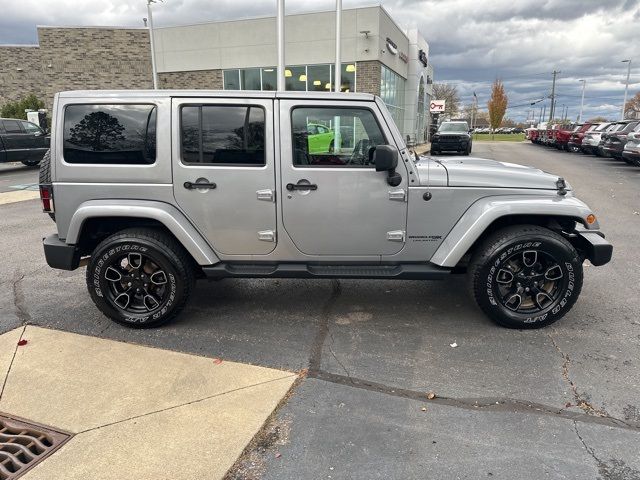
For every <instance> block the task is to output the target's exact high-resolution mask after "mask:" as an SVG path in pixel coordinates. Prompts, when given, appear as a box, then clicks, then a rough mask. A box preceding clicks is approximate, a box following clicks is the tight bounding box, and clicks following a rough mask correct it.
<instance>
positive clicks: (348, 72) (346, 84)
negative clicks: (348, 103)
mask: <svg viewBox="0 0 640 480" xmlns="http://www.w3.org/2000/svg"><path fill="white" fill-rule="evenodd" d="M340 80H341V85H340V91H341V92H355V91H356V66H355V64H354V63H343V64H342V72H341V73H340Z"/></svg>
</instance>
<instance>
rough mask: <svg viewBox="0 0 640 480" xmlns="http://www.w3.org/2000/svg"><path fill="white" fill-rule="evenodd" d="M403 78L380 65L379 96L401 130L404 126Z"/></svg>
mask: <svg viewBox="0 0 640 480" xmlns="http://www.w3.org/2000/svg"><path fill="white" fill-rule="evenodd" d="M404 88H405V79H404V78H402V77H401V76H400V75H398V74H397V73H396V72H394V71H393V70H391V69H390V68H387V67H386V66H384V65H382V71H381V72H380V98H381V99H382V101H383V102H384V103H385V105H386V106H387V108H388V109H389V112H390V113H391V116H392V117H393V119H394V121H395V122H396V125H397V126H398V128H399V129H400V131H402V129H403V126H404V112H405V108H404Z"/></svg>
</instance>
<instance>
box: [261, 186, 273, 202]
mask: <svg viewBox="0 0 640 480" xmlns="http://www.w3.org/2000/svg"><path fill="white" fill-rule="evenodd" d="M256 196H257V197H258V200H262V201H265V202H273V199H274V198H275V195H274V194H273V190H270V189H266V190H258V191H257V192H256Z"/></svg>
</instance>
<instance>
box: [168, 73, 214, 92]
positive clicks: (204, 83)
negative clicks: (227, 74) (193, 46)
mask: <svg viewBox="0 0 640 480" xmlns="http://www.w3.org/2000/svg"><path fill="white" fill-rule="evenodd" d="M222 87H223V83H222V70H198V71H192V72H165V73H158V88H177V89H184V90H190V89H192V90H199V89H205V90H207V89H208V90H222Z"/></svg>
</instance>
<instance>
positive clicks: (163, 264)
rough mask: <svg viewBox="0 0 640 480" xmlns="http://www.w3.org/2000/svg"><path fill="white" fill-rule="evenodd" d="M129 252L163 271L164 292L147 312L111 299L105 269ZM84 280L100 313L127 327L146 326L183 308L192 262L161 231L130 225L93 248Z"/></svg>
mask: <svg viewBox="0 0 640 480" xmlns="http://www.w3.org/2000/svg"><path fill="white" fill-rule="evenodd" d="M129 253H133V254H134V255H135V254H141V255H143V256H144V258H149V259H151V260H152V261H153V262H154V263H155V264H157V265H158V266H159V267H160V268H161V269H162V270H163V271H165V272H166V275H165V277H166V285H167V287H166V288H167V289H168V294H167V296H166V298H162V301H161V302H160V303H159V306H158V308H157V309H156V310H153V311H151V312H149V313H130V312H127V311H125V310H124V309H122V308H120V307H119V306H117V305H116V304H115V303H114V302H113V299H111V296H112V294H111V293H110V286H109V280H108V279H107V278H106V277H105V275H106V270H107V269H108V268H109V266H113V265H114V264H115V263H114V262H117V261H118V258H120V257H123V256H126V255H128V254H129ZM86 280H87V289H88V290H89V294H90V295H91V299H92V300H93V302H94V303H95V304H96V306H97V307H98V309H99V310H100V311H101V312H102V313H103V314H105V315H106V316H107V317H109V318H110V319H112V320H113V321H115V322H117V323H120V324H122V325H126V326H127V327H132V328H150V327H157V326H159V325H162V324H164V323H166V322H168V321H170V320H172V319H173V318H175V317H176V316H177V315H178V314H179V313H180V311H181V310H182V309H183V308H184V306H185V304H186V302H187V299H188V298H189V295H190V294H191V291H192V290H193V286H194V283H195V265H194V263H193V260H192V258H191V257H190V256H189V254H188V253H187V252H186V251H185V250H184V248H183V247H182V245H180V244H179V243H178V242H177V241H176V240H175V239H173V238H172V237H170V236H168V235H167V234H165V233H164V232H162V231H160V230H155V229H150V228H149V229H147V228H130V229H126V230H122V231H120V232H118V233H115V234H113V235H111V236H110V237H108V238H106V239H105V240H103V241H102V242H101V243H100V244H99V245H98V246H97V247H96V248H95V250H94V251H93V254H92V256H91V260H90V262H89V265H88V267H87V277H86Z"/></svg>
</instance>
